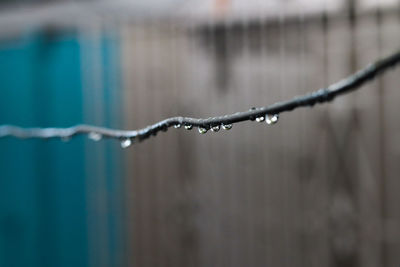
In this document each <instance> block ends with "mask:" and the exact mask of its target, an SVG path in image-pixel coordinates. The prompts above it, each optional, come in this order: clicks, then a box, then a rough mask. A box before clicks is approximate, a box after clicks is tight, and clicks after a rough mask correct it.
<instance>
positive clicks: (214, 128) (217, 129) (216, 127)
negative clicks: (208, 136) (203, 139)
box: [211, 125, 220, 132]
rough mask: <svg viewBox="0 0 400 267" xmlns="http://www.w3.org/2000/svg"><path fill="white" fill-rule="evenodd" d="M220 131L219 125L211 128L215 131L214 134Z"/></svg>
mask: <svg viewBox="0 0 400 267" xmlns="http://www.w3.org/2000/svg"><path fill="white" fill-rule="evenodd" d="M219 129H220V126H219V125H215V126H213V127H211V131H213V132H218V131H219Z"/></svg>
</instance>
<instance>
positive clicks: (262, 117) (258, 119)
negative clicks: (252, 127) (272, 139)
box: [256, 116, 265, 122]
mask: <svg viewBox="0 0 400 267" xmlns="http://www.w3.org/2000/svg"><path fill="white" fill-rule="evenodd" d="M264 120H265V117H264V116H260V117H257V118H256V121H257V122H263V121H264Z"/></svg>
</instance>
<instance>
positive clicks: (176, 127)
mask: <svg viewBox="0 0 400 267" xmlns="http://www.w3.org/2000/svg"><path fill="white" fill-rule="evenodd" d="M181 127H182V124H180V123H177V124H175V125H174V128H175V129H179V128H181Z"/></svg>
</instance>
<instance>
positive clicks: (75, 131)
mask: <svg viewBox="0 0 400 267" xmlns="http://www.w3.org/2000/svg"><path fill="white" fill-rule="evenodd" d="M399 62H400V50H399V51H397V52H396V53H394V54H392V55H390V56H388V57H385V58H382V59H380V60H378V61H376V62H374V63H371V64H369V65H368V66H366V67H365V68H363V69H361V70H359V71H357V72H356V73H354V74H353V75H351V76H349V77H347V78H345V79H343V80H341V81H339V82H337V83H334V84H332V85H330V86H328V87H326V88H323V89H319V90H317V91H314V92H311V93H308V94H306V95H302V96H297V97H295V98H293V99H291V100H287V101H282V102H277V103H275V104H272V105H269V106H265V107H260V108H251V109H250V110H248V111H244V112H237V113H234V114H230V115H224V116H218V117H212V118H208V119H196V118H189V117H172V118H168V119H165V120H162V121H160V122H157V123H155V124H152V125H149V126H147V127H145V128H142V129H139V130H132V131H129V130H127V131H126V130H117V129H108V128H103V127H96V126H92V125H85V124H82V125H76V126H73V127H69V128H22V127H18V126H13V125H2V126H0V138H1V137H7V136H11V137H16V138H45V139H46V138H62V139H69V138H71V137H73V136H76V135H81V134H87V135H89V137H91V138H92V139H94V140H96V139H97V140H99V139H101V138H104V137H105V138H115V139H120V140H128V141H129V144H130V143H131V142H132V141H143V140H145V139H147V138H149V137H150V136H152V135H156V134H157V133H158V132H159V131H166V130H167V129H168V128H169V127H172V126H175V127H180V126H183V127H185V126H187V127H185V128H190V129H191V128H192V127H199V130H200V132H202V133H204V132H206V131H207V130H209V129H211V128H212V127H219V126H224V125H225V126H227V125H232V124H233V123H238V122H242V121H247V120H255V119H256V118H260V117H265V116H267V115H274V114H280V113H282V112H286V111H292V110H294V109H296V108H299V107H311V106H314V105H315V104H318V103H319V104H321V103H325V102H329V101H332V100H333V99H334V98H335V97H337V96H339V95H343V94H346V93H349V92H352V91H354V90H356V89H358V88H360V86H361V85H363V84H365V83H366V82H368V81H370V80H372V79H373V78H374V77H376V76H377V75H380V74H383V73H384V72H385V71H387V70H388V69H390V68H391V67H395V66H396V65H397V64H398V63H399ZM225 128H230V127H225Z"/></svg>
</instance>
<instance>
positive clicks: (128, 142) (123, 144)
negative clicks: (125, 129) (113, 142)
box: [121, 138, 132, 148]
mask: <svg viewBox="0 0 400 267" xmlns="http://www.w3.org/2000/svg"><path fill="white" fill-rule="evenodd" d="M131 145H132V140H131V139H129V138H126V139H124V140H122V141H121V147H122V148H128V147H130V146H131Z"/></svg>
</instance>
